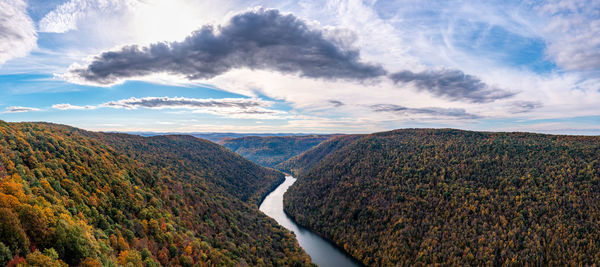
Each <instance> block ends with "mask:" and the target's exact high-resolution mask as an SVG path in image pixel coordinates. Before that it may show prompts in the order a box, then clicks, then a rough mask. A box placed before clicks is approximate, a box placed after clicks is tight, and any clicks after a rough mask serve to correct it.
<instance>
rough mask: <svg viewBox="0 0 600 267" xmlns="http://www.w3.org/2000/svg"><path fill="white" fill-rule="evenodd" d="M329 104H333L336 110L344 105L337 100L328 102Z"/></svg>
mask: <svg viewBox="0 0 600 267" xmlns="http://www.w3.org/2000/svg"><path fill="white" fill-rule="evenodd" d="M329 103H331V104H333V106H334V107H336V108H337V107H341V106H343V105H345V104H344V102H342V101H339V100H329Z"/></svg>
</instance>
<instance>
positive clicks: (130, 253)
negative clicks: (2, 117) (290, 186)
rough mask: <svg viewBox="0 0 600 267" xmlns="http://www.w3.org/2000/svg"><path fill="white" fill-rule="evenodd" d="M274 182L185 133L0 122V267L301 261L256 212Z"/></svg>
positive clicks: (289, 241) (274, 175) (265, 172)
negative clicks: (107, 131) (129, 132)
mask: <svg viewBox="0 0 600 267" xmlns="http://www.w3.org/2000/svg"><path fill="white" fill-rule="evenodd" d="M282 179H283V175H282V174H281V173H279V172H277V171H274V170H271V169H266V168H263V167H260V166H258V165H256V164H254V163H252V162H250V161H248V160H245V159H243V158H242V157H240V156H238V155H236V154H234V153H232V152H230V151H229V150H227V149H225V148H223V147H221V146H219V145H216V144H214V143H211V142H208V141H203V140H200V139H197V138H193V137H188V136H157V137H140V136H133V135H125V134H104V133H93V132H87V131H83V130H79V129H75V128H71V127H67V126H61V125H54V124H46V123H5V122H2V121H0V265H6V264H8V265H9V266H17V265H19V266H64V265H67V264H68V265H75V266H76V265H81V266H101V265H102V266H117V265H126V266H160V265H164V266H175V265H179V266H214V265H218V266H232V265H238V266H245V265H251V266H254V265H256V266H282V265H292V266H304V265H311V263H310V259H309V258H308V256H307V255H306V254H305V253H304V252H303V251H302V249H301V248H300V247H299V246H298V244H297V241H296V240H295V238H294V237H293V235H292V234H291V233H289V232H288V231H287V230H284V229H283V228H281V227H280V226H278V225H277V223H276V222H275V221H274V220H272V219H270V218H268V217H266V216H265V215H264V214H262V213H261V212H259V211H258V208H257V205H258V202H259V201H260V199H261V198H262V197H263V196H264V195H265V194H266V193H267V192H268V191H269V190H270V188H272V187H274V186H276V185H277V184H279V183H280V182H281V181H282Z"/></svg>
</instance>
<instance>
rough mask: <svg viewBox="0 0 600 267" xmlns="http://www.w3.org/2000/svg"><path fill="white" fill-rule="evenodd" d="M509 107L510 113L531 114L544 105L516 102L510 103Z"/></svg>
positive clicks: (532, 102) (535, 102) (531, 102)
mask: <svg viewBox="0 0 600 267" xmlns="http://www.w3.org/2000/svg"><path fill="white" fill-rule="evenodd" d="M509 106H510V112H511V113H513V114H516V113H527V112H531V111H533V110H535V109H538V108H541V107H543V106H544V105H543V104H542V103H541V102H537V101H514V102H512V103H510V105H509Z"/></svg>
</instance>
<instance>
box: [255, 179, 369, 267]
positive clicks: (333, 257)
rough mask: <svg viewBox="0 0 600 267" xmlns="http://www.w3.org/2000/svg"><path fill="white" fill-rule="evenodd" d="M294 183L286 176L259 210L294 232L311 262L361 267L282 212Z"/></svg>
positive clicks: (334, 266)
mask: <svg viewBox="0 0 600 267" xmlns="http://www.w3.org/2000/svg"><path fill="white" fill-rule="evenodd" d="M294 182H296V178H294V177H292V176H286V177H285V181H284V182H283V183H282V184H281V185H279V186H278V187H277V188H276V189H275V190H273V192H271V193H270V194H269V195H267V197H266V198H265V200H263V202H262V203H261V204H260V207H259V209H260V210H261V211H262V212H264V213H265V214H266V215H267V216H269V217H271V218H273V219H275V221H277V222H278V223H279V224H280V225H281V226H283V227H285V228H286V229H288V230H290V231H292V232H294V234H296V238H297V239H298V243H300V246H301V247H302V248H303V249H304V251H306V253H308V255H310V258H311V259H312V261H313V262H314V263H315V264H317V265H319V266H321V267H338V266H344V267H346V266H348V267H350V266H361V265H360V264H358V263H357V262H356V261H355V260H354V259H353V258H352V257H350V256H348V254H346V253H345V252H344V251H343V250H341V249H339V248H337V247H336V246H334V245H333V244H332V243H331V242H329V241H327V240H325V239H323V238H322V237H320V236H319V235H317V234H315V233H313V232H311V231H310V230H308V229H306V228H304V227H302V226H300V225H297V224H296V223H295V222H294V221H293V220H292V218H290V217H289V216H287V214H285V212H284V211H283V194H284V193H285V191H287V190H288V188H289V187H290V186H291V185H292V184H294Z"/></svg>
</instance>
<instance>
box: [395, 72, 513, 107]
mask: <svg viewBox="0 0 600 267" xmlns="http://www.w3.org/2000/svg"><path fill="white" fill-rule="evenodd" d="M390 78H391V79H392V80H393V81H394V82H396V83H398V82H402V83H413V84H414V85H415V86H416V87H417V88H419V89H420V90H426V91H429V92H431V93H432V94H434V95H436V96H442V97H447V98H449V99H452V100H464V101H469V102H474V103H486V102H492V101H495V100H497V99H502V98H507V97H511V96H514V95H515V93H513V92H508V91H505V90H502V89H499V88H494V87H491V86H489V85H487V84H486V83H484V82H482V81H481V80H480V79H479V78H477V77H475V76H472V75H468V74H465V73H464V72H462V71H460V70H427V71H423V72H419V73H415V72H411V71H408V70H407V71H401V72H397V73H393V74H391V75H390Z"/></svg>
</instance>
